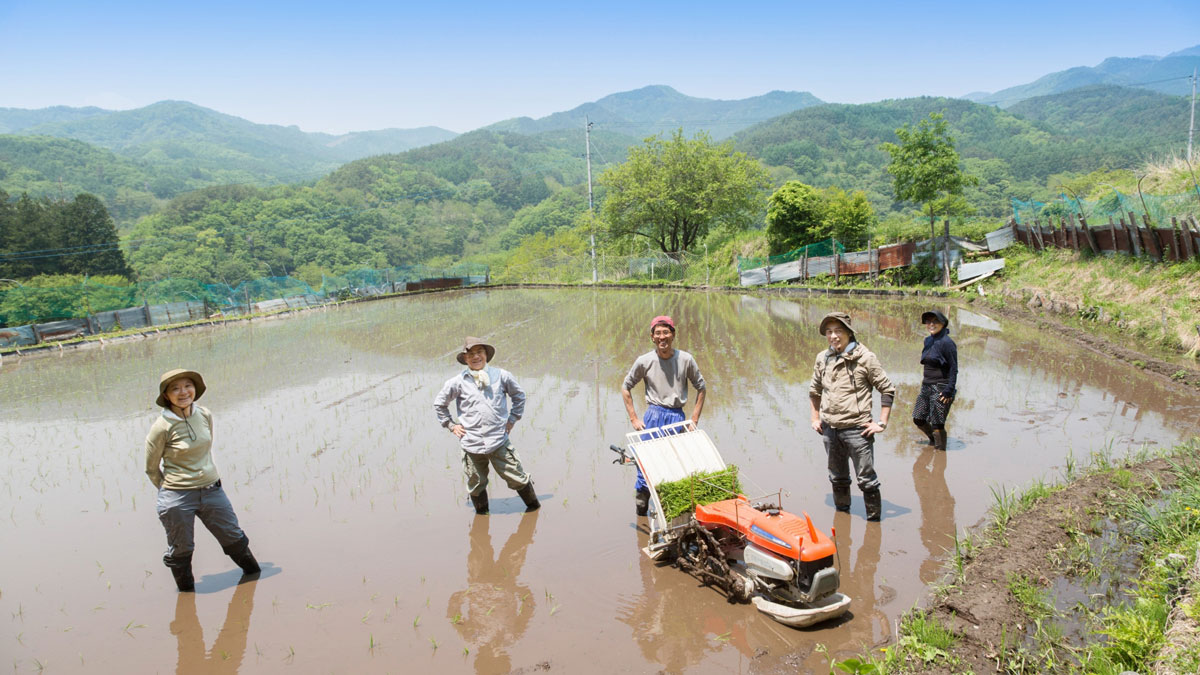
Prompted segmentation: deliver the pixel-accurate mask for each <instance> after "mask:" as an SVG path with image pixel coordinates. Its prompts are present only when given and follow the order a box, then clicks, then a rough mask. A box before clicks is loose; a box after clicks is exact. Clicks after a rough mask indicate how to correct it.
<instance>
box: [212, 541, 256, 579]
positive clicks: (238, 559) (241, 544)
mask: <svg viewBox="0 0 1200 675" xmlns="http://www.w3.org/2000/svg"><path fill="white" fill-rule="evenodd" d="M221 548H222V550H224V551H225V555H227V556H229V557H230V558H233V562H235V563H237V566H238V567H240V568H242V574H258V573H259V572H261V571H262V568H261V567H259V566H258V561H257V560H255V559H254V554H253V553H251V552H250V537H247V536H246V535H244V534H243V535H242V538H241V539H239V540H237V541H235V542H233V543H232V544H230V545H229V546H222V547H221Z"/></svg>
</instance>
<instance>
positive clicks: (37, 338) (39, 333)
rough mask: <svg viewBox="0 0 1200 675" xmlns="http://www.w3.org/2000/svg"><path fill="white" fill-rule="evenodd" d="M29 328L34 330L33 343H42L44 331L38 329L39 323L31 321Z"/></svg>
mask: <svg viewBox="0 0 1200 675" xmlns="http://www.w3.org/2000/svg"><path fill="white" fill-rule="evenodd" d="M29 328H30V329H31V330H32V331H33V344H35V345H40V344H42V331H40V330H38V325H37V324H36V323H31V324H29Z"/></svg>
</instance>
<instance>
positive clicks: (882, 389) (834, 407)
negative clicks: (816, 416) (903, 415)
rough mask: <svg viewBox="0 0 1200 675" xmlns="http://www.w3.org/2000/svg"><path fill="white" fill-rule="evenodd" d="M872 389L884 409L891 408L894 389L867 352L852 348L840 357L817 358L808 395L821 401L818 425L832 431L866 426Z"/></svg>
mask: <svg viewBox="0 0 1200 675" xmlns="http://www.w3.org/2000/svg"><path fill="white" fill-rule="evenodd" d="M872 389H877V390H879V397H880V400H881V403H882V405H883V406H884V407H891V405H892V400H893V399H894V398H895V397H896V385H894V384H892V381H891V380H890V379H888V376H887V373H885V372H883V366H881V365H879V359H878V358H877V357H876V356H875V354H874V353H872V352H871V350H869V349H867V348H866V347H864V346H862V345H860V344H856V345H854V348H853V349H851V350H850V351H849V352H848V353H846V354H844V355H836V354H831V353H830V351H829V350H828V349H825V350H822V351H821V353H820V354H817V360H816V363H814V364H813V378H812V385H811V386H810V387H809V388H808V394H809V396H814V397H817V398H820V399H821V407H820V411H821V421H822V422H825V423H826V424H828V425H829V426H831V427H833V428H835V429H846V428H849V427H861V426H863V425H865V424H867V423H869V422H870V421H871V390H872Z"/></svg>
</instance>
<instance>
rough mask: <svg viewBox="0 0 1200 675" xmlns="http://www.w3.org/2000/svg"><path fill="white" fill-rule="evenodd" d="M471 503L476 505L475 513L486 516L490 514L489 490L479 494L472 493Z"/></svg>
mask: <svg viewBox="0 0 1200 675" xmlns="http://www.w3.org/2000/svg"><path fill="white" fill-rule="evenodd" d="M471 503H472V504H474V505H475V513H477V514H479V515H481V516H486V515H487V514H488V497H487V490H484V491H483V492H480V493H479V494H477V495H471Z"/></svg>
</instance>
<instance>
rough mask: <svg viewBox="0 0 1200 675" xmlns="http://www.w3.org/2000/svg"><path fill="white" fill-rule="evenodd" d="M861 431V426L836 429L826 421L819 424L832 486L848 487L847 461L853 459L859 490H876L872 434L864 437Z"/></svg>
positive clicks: (877, 478) (848, 471) (848, 466)
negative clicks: (821, 424) (823, 423)
mask: <svg viewBox="0 0 1200 675" xmlns="http://www.w3.org/2000/svg"><path fill="white" fill-rule="evenodd" d="M862 432H863V428H862V427H849V428H847V429H835V428H833V427H831V426H829V425H828V424H825V425H823V426H822V431H821V437H822V438H823V439H824V441H825V456H826V457H827V458H828V463H829V482H830V483H832V484H833V486H834V487H845V488H849V487H850V462H853V463H854V475H855V476H857V477H858V487H859V489H860V490H862V491H863V492H866V491H867V490H878V489H879V477H878V476H876V475H875V437H874V436H872V437H870V438H866V437H864V436H863V435H862Z"/></svg>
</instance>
